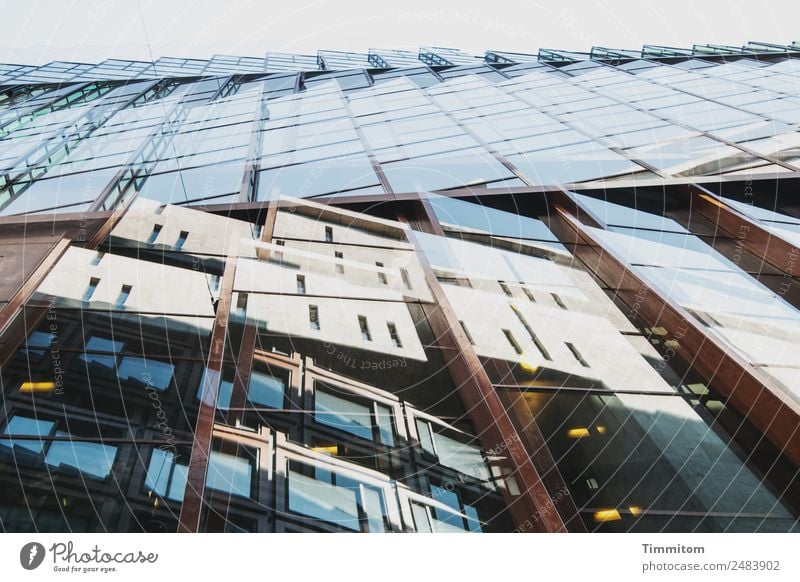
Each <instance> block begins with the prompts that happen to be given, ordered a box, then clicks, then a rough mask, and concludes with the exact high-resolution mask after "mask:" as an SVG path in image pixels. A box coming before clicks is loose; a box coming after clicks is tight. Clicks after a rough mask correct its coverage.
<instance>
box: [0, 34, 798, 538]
mask: <svg viewBox="0 0 800 582" xmlns="http://www.w3.org/2000/svg"><path fill="white" fill-rule="evenodd" d="M798 59H800V48H798V47H796V46H786V47H777V46H775V45H765V44H761V43H759V44H752V45H746V46H743V47H719V46H713V47H710V46H704V45H697V46H695V47H693V48H692V49H678V48H669V47H654V46H645V47H643V48H642V50H641V51H616V50H612V49H607V48H601V47H595V49H593V50H592V52H591V53H586V54H584V53H574V52H569V51H557V50H547V49H542V50H541V51H539V53H538V54H533V55H525V54H518V53H507V52H499V51H488V52H487V53H486V54H485V55H483V56H476V55H471V54H468V53H466V52H464V51H460V50H457V49H445V48H441V47H422V48H420V50H419V52H418V53H416V52H411V51H403V50H389V49H374V50H370V51H369V52H368V53H364V54H359V53H344V52H339V51H325V50H323V51H319V53H318V54H317V55H289V54H277V53H270V54H268V55H266V56H265V57H264V58H258V57H235V56H225V55H218V56H215V57H213V58H212V59H208V60H199V59H172V58H166V57H165V58H162V59H159V60H158V61H155V62H153V63H138V62H134V61H130V62H129V61H118V60H109V61H105V62H103V63H99V64H79V63H61V62H57V63H49V64H47V65H42V66H36V67H34V66H23V65H3V68H2V69H1V70H0V79H1V80H0V83H1V84H0V143H2V144H3V147H2V148H0V149H2V152H1V153H0V158H2V159H0V163H2V164H3V165H4V168H5V170H4V171H3V172H2V177H0V270H2V273H3V281H2V282H0V389H1V392H2V398H3V400H2V403H3V406H2V410H0V490H1V491H2V493H3V495H2V501H1V502H0V530H2V531H6V532H23V531H26V532H33V531H40V532H67V531H70V532H97V531H120V532H175V531H179V532H365V533H376V532H434V533H438V532H463V533H479V532H487V533H491V532H521V533H522V532H586V531H589V532H628V531H635V532H662V531H663V532H695V531H697V532H791V531H798V530H800V521H798V517H799V516H800V477H799V476H798V470H799V469H800V430H799V429H798V427H800V380H798V378H800V374H798V371H800V356H798V353H800V352H798V349H797V347H798V344H800V325H799V324H800V316H798V309H800V292H798V291H797V285H796V284H795V282H796V281H795V280H796V279H797V272H798V269H800V251H798V249H797V246H796V245H797V243H798V240H799V238H798V232H800V230H799V229H800V205H798V203H797V201H796V200H795V196H794V194H793V193H794V190H795V186H796V184H797V183H798V181H800V169H798V165H797V164H798V163H800V158H799V157H798V156H797V155H796V154H797V152H796V151H795V150H796V146H797V143H796V142H797V139H798V137H797V136H798V135H800V133H798V132H799V131H800V130H798V128H797V124H798V123H800V118H797V117H796V113H797V111H798V108H797V105H798V104H799V103H798V98H797V97H796V89H797V85H798V78H799V77H798V75H800V64H798V63H800V60H798ZM798 143H800V142H798Z"/></svg>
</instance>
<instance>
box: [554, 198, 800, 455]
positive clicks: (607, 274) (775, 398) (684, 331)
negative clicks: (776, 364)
mask: <svg viewBox="0 0 800 582" xmlns="http://www.w3.org/2000/svg"><path fill="white" fill-rule="evenodd" d="M555 211H556V212H555V213H554V214H555V216H556V217H557V218H558V223H557V224H554V226H555V228H556V230H558V231H560V233H561V234H562V235H565V236H564V237H563V238H562V240H567V241H568V242H566V243H565V244H568V245H569V246H573V247H574V249H573V254H574V255H575V256H576V257H577V258H579V259H580V260H581V262H582V263H583V264H584V265H585V266H586V267H587V268H588V269H589V271H590V272H592V273H593V274H594V275H595V276H596V277H597V278H598V279H600V280H601V281H603V282H604V283H605V284H606V285H608V286H609V287H610V288H612V289H614V290H615V291H616V293H617V296H618V297H619V298H620V299H621V300H622V301H623V302H624V303H626V305H628V307H629V308H630V309H631V310H632V312H634V313H635V314H636V316H637V317H638V318H641V319H642V321H643V322H645V324H646V325H648V326H649V327H664V328H665V329H667V331H668V336H667V338H666V339H667V340H668V341H669V342H670V343H669V349H670V351H672V352H673V353H674V354H676V355H678V356H679V357H680V358H682V359H683V360H684V361H685V362H687V363H688V364H689V366H690V367H691V368H692V369H693V370H695V371H696V372H697V373H698V374H699V375H700V376H701V377H703V378H705V379H706V381H707V382H708V383H709V385H711V386H712V387H713V388H715V389H716V390H717V391H718V392H719V393H720V394H722V395H723V396H725V397H726V401H727V402H729V403H730V404H731V405H732V406H733V407H734V408H736V409H737V410H738V411H739V412H740V413H741V414H742V415H743V416H745V417H747V418H748V419H749V420H750V422H752V423H753V424H754V425H755V426H756V427H757V428H758V429H759V430H760V431H762V433H763V434H765V435H766V436H767V438H768V439H769V440H770V441H771V442H772V443H773V444H774V445H776V446H777V447H778V449H780V450H781V451H782V452H784V453H785V454H786V455H787V456H788V457H789V458H791V460H792V461H793V462H794V463H796V464H798V465H800V439H797V438H795V435H796V434H797V432H798V430H800V405H798V404H797V403H796V402H795V401H793V400H792V399H791V398H790V397H789V396H788V395H786V394H785V393H783V391H782V390H781V389H780V388H778V387H776V386H774V385H773V384H772V382H771V381H770V380H769V379H767V378H766V377H763V374H762V373H761V372H760V371H758V370H756V369H755V368H753V366H751V365H750V364H749V363H748V362H746V361H745V360H744V359H743V358H742V357H741V356H739V355H737V354H735V353H731V352H730V350H729V349H727V347H726V345H725V344H723V343H722V342H720V341H719V340H717V339H716V338H714V337H713V336H711V335H710V334H709V333H707V332H706V331H705V330H704V329H703V328H702V327H701V326H700V325H699V324H698V323H697V322H696V321H695V319H694V318H693V317H692V316H691V315H690V314H689V313H688V312H686V310H685V309H684V308H682V307H681V306H680V305H677V304H675V303H674V302H672V301H671V300H670V299H669V298H668V297H666V296H665V295H664V294H663V293H662V292H661V291H659V290H658V289H656V288H654V287H653V286H652V285H651V284H650V283H649V282H647V281H646V280H645V279H643V278H642V277H640V276H639V275H637V274H636V273H634V272H633V271H632V270H631V269H630V268H629V267H628V266H627V265H626V264H625V262H624V260H623V259H621V258H619V257H618V256H617V255H616V253H614V252H613V251H611V250H610V249H608V248H606V247H605V246H604V245H603V244H602V242H600V240H599V239H598V238H597V237H596V236H594V235H593V234H592V233H591V232H589V231H588V230H587V229H586V228H585V227H584V226H583V225H581V223H580V222H579V221H578V220H577V219H575V218H574V217H573V216H571V215H570V213H568V212H567V211H565V210H564V209H563V208H561V207H559V206H556V208H555ZM570 235H573V236H575V237H577V239H578V240H580V241H582V242H583V244H579V245H575V244H573V243H570V242H569V239H571V238H572V236H570Z"/></svg>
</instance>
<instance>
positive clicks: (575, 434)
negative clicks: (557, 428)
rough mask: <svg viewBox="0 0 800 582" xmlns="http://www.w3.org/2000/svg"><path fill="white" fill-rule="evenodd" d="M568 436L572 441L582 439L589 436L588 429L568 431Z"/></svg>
mask: <svg viewBox="0 0 800 582" xmlns="http://www.w3.org/2000/svg"><path fill="white" fill-rule="evenodd" d="M567 436H568V437H569V438H571V439H582V438H583V437H588V436H589V429H588V428H571V429H569V430H568V431H567Z"/></svg>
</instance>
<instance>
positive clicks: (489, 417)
mask: <svg viewBox="0 0 800 582" xmlns="http://www.w3.org/2000/svg"><path fill="white" fill-rule="evenodd" d="M421 208H422V209H423V210H422V212H423V213H424V212H425V211H424V207H421ZM401 218H402V219H405V217H401ZM415 218H416V219H417V220H420V221H421V222H422V223H427V224H428V225H432V224H434V221H435V217H427V216H426V215H425V214H423V215H422V216H417V217H415ZM430 219H433V220H430ZM407 236H408V239H409V242H410V243H411V244H412V245H413V246H414V247H415V249H416V251H417V255H418V259H419V261H420V264H421V266H422V268H423V270H424V272H425V276H426V279H427V282H428V285H429V287H430V289H431V292H432V294H433V296H434V298H435V300H436V304H431V305H423V306H422V309H423V312H424V313H425V316H426V318H427V320H428V323H429V324H430V326H431V328H432V330H433V332H434V334H435V335H436V337H437V338H438V339H439V340H440V342H441V343H443V344H445V345H448V347H452V348H454V350H453V351H454V357H453V358H445V359H446V362H447V368H448V371H449V373H450V376H451V377H452V379H453V382H454V383H455V384H456V386H457V390H458V394H459V396H460V398H461V400H462V402H463V404H464V406H465V408H466V409H467V411H468V414H469V416H470V418H471V420H472V422H473V423H474V425H475V426H476V428H477V429H478V431H477V432H478V435H477V436H478V438H479V440H480V441H481V444H482V445H483V447H484V448H485V449H486V450H491V449H494V448H495V447H497V446H498V444H500V443H503V445H504V446H505V454H506V455H507V463H508V465H510V467H508V469H509V470H510V474H509V475H504V477H508V476H512V477H513V478H514V479H515V480H517V481H518V483H519V489H520V495H519V496H515V495H512V494H511V492H510V491H509V490H508V488H507V487H505V486H503V487H501V490H502V493H503V496H504V497H505V499H506V503H507V506H508V508H509V511H510V513H511V515H512V518H513V520H514V522H515V524H516V526H517V528H518V529H519V530H522V531H534V530H536V529H539V528H541V529H542V530H543V531H547V532H564V531H566V527H565V525H564V521H563V520H562V518H561V516H560V515H559V514H558V512H557V511H554V510H553V509H552V508H553V505H554V501H553V499H552V498H551V496H550V494H549V493H548V491H547V488H546V487H545V485H544V483H543V482H542V478H541V476H540V475H539V473H538V471H537V470H536V467H535V466H534V464H533V461H532V459H531V458H530V456H529V455H528V452H527V450H526V448H525V446H524V444H523V441H522V438H521V436H520V435H519V433H518V432H517V430H516V427H515V426H514V424H513V422H512V420H511V418H510V417H509V415H508V411H507V410H506V408H505V406H504V405H503V403H502V401H501V399H500V397H499V396H498V394H497V392H496V391H495V390H494V387H493V386H492V383H491V381H490V380H489V377H488V375H487V374H486V371H485V370H484V369H483V366H482V365H481V362H480V360H479V359H478V356H477V354H476V353H475V351H474V349H473V348H472V346H471V344H470V343H469V340H468V339H467V338H466V336H465V334H464V332H463V330H462V329H461V326H460V325H459V324H458V316H457V315H456V313H455V310H454V309H453V307H452V306H451V305H450V302H449V300H448V299H447V295H446V294H445V292H444V290H443V289H442V287H441V285H440V284H439V282H438V280H437V279H436V276H435V274H434V271H433V268H432V267H431V265H430V263H429V262H428V260H427V258H426V257H425V254H424V251H423V249H422V246H421V245H420V243H419V241H418V240H417V238H416V236H415V235H414V231H413V230H412V229H410V228H409V229H408V230H407Z"/></svg>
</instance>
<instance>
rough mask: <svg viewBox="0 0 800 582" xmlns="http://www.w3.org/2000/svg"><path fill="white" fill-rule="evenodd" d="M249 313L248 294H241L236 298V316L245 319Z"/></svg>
mask: <svg viewBox="0 0 800 582" xmlns="http://www.w3.org/2000/svg"><path fill="white" fill-rule="evenodd" d="M245 313H247V293H239V294H238V295H237V297H236V314H237V315H239V316H241V317H244V315H245Z"/></svg>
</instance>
